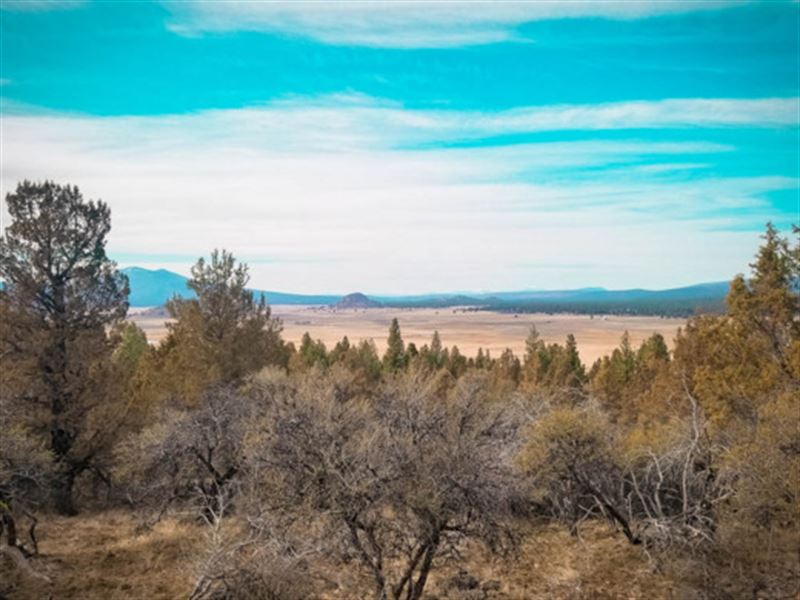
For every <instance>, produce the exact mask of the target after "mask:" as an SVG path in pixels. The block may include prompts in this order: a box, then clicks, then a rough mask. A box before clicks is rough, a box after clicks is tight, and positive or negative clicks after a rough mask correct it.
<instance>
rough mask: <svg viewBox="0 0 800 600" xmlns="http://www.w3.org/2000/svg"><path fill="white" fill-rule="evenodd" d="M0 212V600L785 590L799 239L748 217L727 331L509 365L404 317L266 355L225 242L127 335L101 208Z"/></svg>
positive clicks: (80, 203) (793, 586) (689, 330)
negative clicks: (367, 334) (153, 327)
mask: <svg viewBox="0 0 800 600" xmlns="http://www.w3.org/2000/svg"><path fill="white" fill-rule="evenodd" d="M8 209H9V213H10V215H11V217H12V224H11V226H9V227H8V229H7V230H6V235H5V237H4V238H3V239H2V240H0V278H2V279H3V280H4V282H5V285H4V286H3V288H2V289H0V322H2V324H3V327H2V328H1V329H0V357H2V361H3V368H2V369H0V423H2V424H3V429H2V432H1V433H2V435H0V596H2V597H7V598H14V599H18V598H22V599H27V598H53V599H61V598H76V599H77V598H80V599H93V598H102V599H108V598H142V599H151V598H188V599H189V600H222V599H253V600H256V599H260V600H294V599H299V598H319V599H326V598H330V599H337V600H344V599H352V598H375V599H376V600H390V599H391V600H401V599H402V600H421V599H422V598H456V599H458V598H461V599H483V598H486V599H490V598H520V599H521V598H637V599H638V598H680V599H697V600H733V599H738V598H764V599H766V598H775V599H777V598H794V597H797V595H798V593H800V565H799V564H798V557H800V531H798V527H800V401H798V398H800V295H798V289H800V287H798V285H799V283H798V282H800V245H798V244H797V243H796V239H792V240H791V242H790V239H788V238H784V237H782V236H781V235H780V233H779V232H778V231H777V230H776V229H775V228H774V227H772V226H771V225H770V226H768V227H767V230H766V232H765V234H764V236H763V244H762V246H761V248H760V249H759V251H758V253H757V255H756V257H755V260H754V262H753V264H752V265H751V271H750V274H749V275H748V277H744V276H742V275H739V276H736V277H734V278H733V280H732V281H731V285H730V292H729V295H728V298H727V312H726V313H725V314H714V315H697V316H695V317H693V318H691V319H689V320H688V321H687V322H686V323H685V326H684V327H682V328H681V331H680V332H679V333H677V334H676V335H675V337H674V343H672V344H671V345H670V344H669V343H668V341H667V339H665V336H664V335H662V334H660V333H658V332H656V333H652V334H649V335H648V336H647V337H645V338H644V339H642V340H641V342H637V341H636V340H637V338H635V337H634V336H632V335H631V334H629V333H627V332H626V333H623V334H622V336H621V338H620V339H619V342H618V343H617V345H616V346H615V347H614V348H613V349H612V350H611V351H610V352H609V353H608V354H606V355H604V356H602V357H601V358H598V359H597V360H595V361H594V362H593V363H592V364H591V365H589V364H586V363H585V362H584V361H585V354H584V355H582V354H581V353H580V352H579V344H578V340H577V338H576V336H575V335H572V334H568V335H566V336H565V338H564V340H563V341H558V342H555V341H551V340H550V339H547V338H545V336H543V334H542V333H541V332H540V330H539V327H540V326H541V328H542V329H545V328H546V327H547V326H548V325H549V324H550V323H547V322H542V323H539V322H537V321H534V324H533V325H532V324H531V323H530V322H528V323H526V324H525V326H526V331H525V337H524V338H523V339H524V345H523V346H522V347H521V348H520V349H519V350H518V351H516V352H515V351H514V350H513V349H511V348H506V349H504V350H502V351H499V352H487V351H486V349H485V348H483V347H481V348H479V349H478V350H477V351H476V352H475V353H474V354H472V353H467V352H466V351H464V350H462V349H460V348H459V347H457V346H456V345H448V343H451V342H448V343H445V341H444V337H443V336H442V335H440V333H439V332H438V331H434V332H433V333H432V334H431V335H430V338H429V339H427V340H426V341H424V342H421V341H418V342H414V341H410V340H409V339H407V338H405V337H404V329H403V322H404V321H403V319H404V315H403V314H402V313H401V314H400V318H399V319H398V318H393V319H392V320H391V322H390V323H389V326H388V334H387V335H386V338H385V339H386V342H385V346H382V347H380V348H379V347H378V346H377V345H376V344H375V343H374V341H371V340H369V339H361V340H359V339H358V335H359V334H356V336H353V338H352V339H353V341H351V339H350V337H348V336H343V337H342V338H341V339H338V340H337V341H336V343H335V344H333V343H325V342H324V341H323V340H321V339H318V338H316V337H314V336H312V335H311V334H308V333H306V334H304V335H303V336H302V337H301V338H300V340H299V341H297V342H292V341H290V340H287V339H286V337H284V333H285V331H284V329H283V325H282V323H281V320H280V319H277V318H276V317H275V314H274V313H273V312H272V310H271V309H270V307H269V306H267V305H266V304H265V303H264V301H263V300H259V299H258V298H255V297H254V296H253V294H252V292H250V291H248V281H249V279H248V270H247V266H246V265H244V264H241V263H238V262H237V261H236V259H235V258H234V257H233V255H232V254H230V253H229V252H227V251H224V250H223V251H216V250H215V251H213V252H212V253H211V256H210V258H209V259H208V260H206V259H200V260H199V261H198V262H197V264H196V265H195V266H194V268H193V269H192V278H191V279H190V281H189V285H190V287H191V289H192V290H193V291H194V292H195V293H196V298H193V299H181V298H175V299H173V300H172V301H170V302H169V303H168V305H167V307H166V308H167V311H168V313H169V319H170V322H169V324H168V326H167V330H166V332H167V333H166V337H164V339H163V340H161V341H160V342H159V343H157V344H151V343H148V339H147V336H146V334H145V332H144V331H143V330H142V329H141V328H140V327H138V326H137V325H136V323H134V322H131V321H130V320H128V319H127V308H128V306H127V294H128V289H127V281H126V280H125V277H124V275H122V274H121V273H120V272H119V271H118V270H117V269H116V265H114V263H113V262H111V261H110V260H108V258H107V257H106V255H105V252H104V247H105V242H106V236H107V234H108V233H109V230H110V212H109V211H108V207H107V206H106V205H104V204H103V203H102V202H97V203H95V202H87V201H84V200H83V198H82V196H81V195H80V192H79V191H78V190H77V188H73V187H68V186H67V187H62V186H57V185H55V184H52V183H49V182H45V183H43V184H32V183H29V182H25V183H23V184H20V186H19V187H18V189H17V192H16V193H15V194H9V196H8ZM793 234H794V236H795V238H796V237H797V236H798V235H800V230H798V229H795V230H793ZM434 316H436V315H434ZM386 317H388V315H379V316H377V317H375V318H376V319H378V320H379V321H380V320H381V319H384V318H386ZM337 318H339V316H337ZM353 318H354V319H363V318H364V317H363V316H362V315H361V314H358V315H354V316H353ZM458 318H460V316H459V317H458ZM477 318H479V319H488V320H489V321H491V319H493V318H496V317H494V316H492V315H480V316H478V317H477ZM511 318H513V317H511ZM569 319H572V320H573V321H574V322H577V321H578V320H579V318H578V317H570V318H569ZM569 319H566V320H565V322H566V321H569ZM586 321H587V320H586V319H584V320H583V322H586ZM593 326H594V325H593ZM462 327H464V328H468V327H469V326H468V325H462ZM489 329H491V327H489ZM416 331H417V332H418V333H415V335H421V333H422V329H418V330H416ZM348 335H349V334H348ZM415 339H418V340H419V339H421V338H419V337H415ZM466 347H467V346H466V345H465V348H466Z"/></svg>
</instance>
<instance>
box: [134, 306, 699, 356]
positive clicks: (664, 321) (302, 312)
mask: <svg viewBox="0 0 800 600" xmlns="http://www.w3.org/2000/svg"><path fill="white" fill-rule="evenodd" d="M272 309H273V314H275V315H276V316H278V317H280V318H281V319H282V320H283V337H284V339H286V340H288V341H291V342H294V343H295V344H297V343H298V342H299V341H300V338H301V337H302V336H303V334H304V333H305V332H306V331H308V332H309V333H310V334H311V336H312V337H313V338H314V339H320V340H322V341H323V342H325V345H326V346H327V347H328V348H329V349H330V348H332V347H333V345H334V344H336V342H337V341H339V340H341V339H342V337H344V336H345V335H346V336H347V337H348V338H349V339H350V341H351V342H357V341H359V340H362V339H369V338H371V339H373V340H374V341H375V344H376V345H377V347H378V351H379V352H381V353H382V352H383V350H384V347H385V345H386V337H387V333H388V330H389V323H390V322H391V320H392V318H393V317H397V318H398V320H399V321H400V328H401V330H402V333H403V339H404V340H405V341H406V343H408V342H414V343H415V344H416V345H417V347H419V346H421V345H422V344H426V343H429V342H430V339H431V335H433V332H434V331H435V330H438V331H439V335H440V336H441V338H442V343H443V344H444V345H445V346H453V345H455V346H458V349H459V350H460V351H461V353H462V354H466V355H467V356H474V355H475V353H477V351H478V348H483V349H484V350H487V349H488V350H490V351H491V353H492V356H495V357H496V356H499V354H500V353H501V352H502V351H503V350H505V349H506V348H511V349H512V350H513V351H514V353H515V354H516V355H518V356H521V355H522V354H523V353H524V348H525V337H526V336H527V335H528V330H529V329H530V326H531V325H536V328H537V329H538V330H539V333H540V335H541V336H542V338H543V339H544V341H545V342H548V343H550V342H559V343H564V339H565V338H566V336H567V334H570V333H572V334H573V335H575V338H576V340H577V342H578V351H579V352H580V355H581V358H582V359H583V362H584V363H586V364H587V365H591V364H592V363H593V362H594V361H595V360H597V359H598V358H599V357H601V356H603V355H605V354H609V353H610V352H611V351H612V350H613V349H614V348H615V347H616V346H617V345H618V344H619V341H620V337H621V336H622V334H623V333H624V332H625V331H626V330H627V331H628V332H629V334H630V337H631V342H632V343H633V344H634V345H638V344H639V343H641V342H642V340H644V339H645V338H647V337H649V336H650V335H651V334H653V333H655V332H658V333H661V334H662V335H663V336H664V338H665V339H666V340H667V343H668V344H670V346H671V343H672V340H673V338H674V337H675V333H676V331H677V330H678V328H679V327H681V326H682V325H683V324H684V323H685V322H686V321H685V320H684V319H673V318H661V317H632V316H630V317H629V316H611V315H609V316H595V317H594V318H591V317H589V316H588V315H571V314H557V315H548V314H541V313H533V314H522V313H521V314H519V315H514V314H512V313H500V312H492V311H463V310H461V309H454V308H445V309H434V308H414V309H399V308H371V309H366V310H364V309H359V310H354V309H353V310H334V309H331V308H329V307H319V306H286V305H277V306H273V307H272ZM131 318H132V320H133V321H135V322H136V323H137V324H138V325H139V326H140V327H142V328H143V329H144V331H145V332H146V333H147V337H148V339H149V340H150V341H151V342H158V341H160V340H161V339H163V337H164V336H165V335H166V328H165V323H164V318H163V317H154V316H147V315H146V314H134V315H132V316H131Z"/></svg>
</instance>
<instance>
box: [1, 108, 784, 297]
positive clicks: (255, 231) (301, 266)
mask: <svg viewBox="0 0 800 600" xmlns="http://www.w3.org/2000/svg"><path fill="white" fill-rule="evenodd" d="M725 102H736V101H725ZM745 102H748V103H749V104H747V105H746V106H747V111H749V113H748V114H750V115H751V117H750V118H751V121H750V123H751V124H754V123H761V122H762V120H766V121H767V122H768V123H774V117H770V116H765V115H764V114H763V113H764V112H765V110H766V108H765V107H766V106H768V105H764V104H760V103H758V102H759V101H745ZM753 102H755V104H753ZM337 106H338V108H337ZM754 107H755V108H754ZM537 110H545V111H553V110H555V109H554V108H552V107H551V108H544V109H537ZM586 110H588V108H587V109H586ZM644 112H645V113H646V114H647V115H648V118H649V119H651V120H655V117H654V116H653V115H654V114H656V113H654V112H653V111H649V110H647V111H644ZM721 112H722V113H724V114H727V115H729V116H728V117H726V118H728V119H729V120H741V112H742V111H741V110H733V109H731V110H729V111H721ZM730 115H734V116H730ZM501 117H502V115H501ZM501 117H498V115H482V114H468V115H465V114H462V113H457V112H435V111H434V112H426V111H423V112H417V111H407V110H403V109H402V108H400V107H398V106H395V105H390V104H384V103H380V102H376V101H370V100H368V99H363V98H362V99H359V101H358V102H352V101H349V100H344V99H342V98H338V99H336V100H331V99H323V100H318V101H316V102H310V103H308V102H304V101H300V100H294V101H291V102H289V101H286V102H281V103H277V104H274V105H269V106H265V107H261V108H249V109H241V110H229V111H207V112H203V113H198V114H193V115H175V116H154V117H84V116H76V115H72V116H66V115H54V114H33V115H24V114H20V111H19V107H17V109H15V110H14V111H12V112H11V113H9V114H6V115H4V117H3V153H2V155H3V162H2V175H3V177H2V182H3V186H2V189H0V193H2V194H3V195H5V193H6V192H8V191H10V190H11V189H13V187H14V186H15V185H16V182H17V181H19V180H21V179H23V178H28V179H42V178H51V179H55V180H58V181H62V182H71V183H75V184H78V185H79V186H80V187H81V188H82V190H83V191H84V193H85V194H86V195H87V196H88V197H101V198H103V199H105V200H106V201H108V202H109V203H110V205H111V207H112V210H113V219H114V224H113V230H112V234H111V242H110V249H111V250H112V251H114V252H116V253H119V254H137V253H138V254H143V253H146V254H154V253H158V252H163V253H164V254H166V255H173V256H174V255H189V256H192V255H194V256H198V255H200V254H204V253H207V252H208V251H209V250H210V248H211V247H214V246H223V247H227V248H229V249H231V250H233V251H234V252H235V253H237V254H238V255H240V256H246V257H250V258H251V259H252V260H253V261H254V262H255V264H253V265H252V272H253V275H254V284H256V285H258V286H260V287H264V288H271V289H284V290H290V291H305V292H319V291H328V292H348V291H353V290H355V289H362V290H364V291H367V292H373V293H374V292H424V291H431V290H432V289H439V290H447V289H451V290H452V289H470V288H472V289H474V288H475V287H482V288H484V289H495V290H497V289H513V288H523V287H551V288H557V287H572V286H582V285H591V284H605V285H609V286H617V287H626V286H650V287H660V286H662V287H663V286H667V285H673V284H675V285H678V284H684V283H691V282H694V281H701V280H708V279H715V278H718V277H720V275H721V274H723V275H728V274H731V273H733V272H735V271H737V270H740V269H742V268H743V267H744V265H746V264H747V261H748V260H749V258H750V256H751V254H752V250H753V249H754V247H755V245H756V244H757V243H758V240H757V238H756V237H755V236H753V235H752V234H750V233H741V234H738V233H730V232H725V231H719V232H715V233H709V232H708V230H709V229H714V228H730V227H733V226H741V225H748V224H750V223H751V222H752V219H753V218H754V215H755V216H756V218H759V219H761V220H763V221H766V220H768V219H770V218H774V211H772V209H771V208H770V206H769V204H767V203H766V201H765V200H764V198H765V195H766V194H768V193H770V192H773V191H777V190H786V189H797V187H798V181H797V180H796V179H795V178H793V177H780V176H775V177H749V178H745V177H737V178H727V179H720V178H715V177H710V176H704V175H703V173H704V169H703V168H702V165H700V166H698V167H697V169H695V171H696V172H694V173H693V176H692V181H691V183H687V182H686V181H683V180H681V179H680V178H678V179H677V180H673V179H670V178H667V179H665V178H664V177H663V175H664V173H675V172H679V171H681V170H685V169H686V168H687V166H688V167H691V168H694V167H695V166H696V165H697V163H695V162H694V160H695V159H694V158H690V160H691V161H692V162H691V163H687V162H686V161H687V158H689V157H693V155H703V156H702V159H701V160H702V161H703V164H707V163H708V162H709V161H713V156H714V155H715V154H716V153H721V152H730V151H732V150H733V149H732V148H731V147H729V146H725V145H720V144H715V143H711V142H702V141H697V142H658V141H655V142H654V141H649V140H646V139H632V140H614V141H602V140H594V141H570V142H547V143H526V144H515V145H505V146H503V145H497V146H488V147H480V146H478V147H457V148H452V147H435V144H434V142H436V141H440V140H445V141H447V140H454V139H461V138H464V137H469V136H470V135H487V134H496V133H498V132H501V133H502V132H504V131H507V130H508V131H510V130H511V125H510V124H509V122H513V123H514V124H516V125H519V123H520V122H522V121H520V119H519V118H518V116H517V115H516V114H515V115H512V116H511V117H509V119H507V120H504V118H501ZM581 118H582V119H584V118H588V117H586V116H585V115H584V116H582V117H581ZM659 118H660V117H659ZM693 118H695V119H696V120H697V121H700V120H701V118H700V117H699V116H697V115H695V117H693ZM716 118H717V119H718V118H719V117H716ZM498 119H499V120H498ZM526 119H527V120H525V121H524V122H525V123H527V124H528V125H529V126H537V127H538V126H539V125H538V124H539V123H541V120H540V119H539V117H537V118H535V119H528V118H527V117H526ZM566 121H569V122H571V123H575V122H576V119H575V118H573V117H570V119H566ZM608 122H610V123H615V124H619V125H618V126H622V124H623V123H624V118H623V117H622V116H620V115H618V114H616V113H615V115H614V117H613V119H608ZM531 124H533V125H531ZM693 125H698V123H694V124H693ZM465 128H466V129H467V130H468V131H467V132H466V133H465V132H464V129H465ZM640 163H643V164H646V165H653V164H656V165H660V166H661V167H662V168H661V169H660V170H658V169H656V172H649V171H648V170H647V169H644V170H639V171H636V169H635V167H636V166H637V164H640ZM626 164H627V165H631V166H632V167H633V169H631V170H630V171H626V170H624V169H625V167H624V165H626ZM607 167H611V168H607ZM582 169H593V171H592V176H591V177H575V174H576V173H580V172H581V170H582ZM742 209H746V211H747V214H746V215H745V214H743V213H741V212H740V211H741V210H742ZM762 217H763V218H762ZM667 247H668V248H669V252H666V251H665V250H664V249H665V248H667ZM587 256H591V257H592V261H593V262H595V263H596V264H598V265H601V266H600V267H598V268H594V269H586V270H581V269H570V270H568V272H567V271H565V272H559V271H557V270H553V269H545V270H543V272H541V273H536V274H535V275H536V277H535V279H530V280H528V279H525V280H521V279H520V277H521V274H520V271H519V269H516V268H514V267H513V265H514V264H518V263H520V262H526V263H536V262H541V263H542V264H559V263H574V264H578V263H585V262H586V257H587ZM260 257H269V258H270V261H271V262H260V263H259V262H257V261H258V259H259V258H260ZM332 264H334V265H335V267H332V266H331V265H332ZM621 265H628V266H627V267H626V268H625V269H621V268H619V267H620V266H621ZM186 267H188V265H184V266H183V268H184V269H185V268H186ZM173 268H176V267H175V266H174V265H173ZM523 275H524V276H528V275H529V274H528V273H525V274H523Z"/></svg>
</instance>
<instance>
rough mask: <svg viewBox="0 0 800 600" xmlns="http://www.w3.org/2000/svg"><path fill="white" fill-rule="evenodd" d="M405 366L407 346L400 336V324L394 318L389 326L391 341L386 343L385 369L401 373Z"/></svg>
mask: <svg viewBox="0 0 800 600" xmlns="http://www.w3.org/2000/svg"><path fill="white" fill-rule="evenodd" d="M405 366H406V353H405V344H404V343H403V337H402V335H401V334H400V323H398V321H397V319H396V318H394V319H392V324H391V325H390V326H389V339H388V340H387V343H386V353H385V354H384V355H383V368H384V369H385V370H387V371H399V370H401V369H404V368H405Z"/></svg>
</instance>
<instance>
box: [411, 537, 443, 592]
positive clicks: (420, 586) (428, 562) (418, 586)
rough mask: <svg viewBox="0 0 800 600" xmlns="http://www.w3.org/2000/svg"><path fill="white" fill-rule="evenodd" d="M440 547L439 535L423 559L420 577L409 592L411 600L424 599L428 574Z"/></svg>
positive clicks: (412, 583)
mask: <svg viewBox="0 0 800 600" xmlns="http://www.w3.org/2000/svg"><path fill="white" fill-rule="evenodd" d="M438 546H439V536H438V535H437V536H436V537H435V538H434V540H433V541H432V542H431V545H430V546H428V549H427V550H426V551H425V557H424V558H423V559H422V565H420V568H419V577H417V581H416V582H413V581H412V582H411V584H410V587H409V591H410V592H411V593H410V594H409V599H410V600H419V599H420V598H422V591H423V590H424V589H425V583H426V582H427V581H428V574H429V573H430V572H431V566H432V565H433V557H434V556H435V555H436V549H437V547H438Z"/></svg>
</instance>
